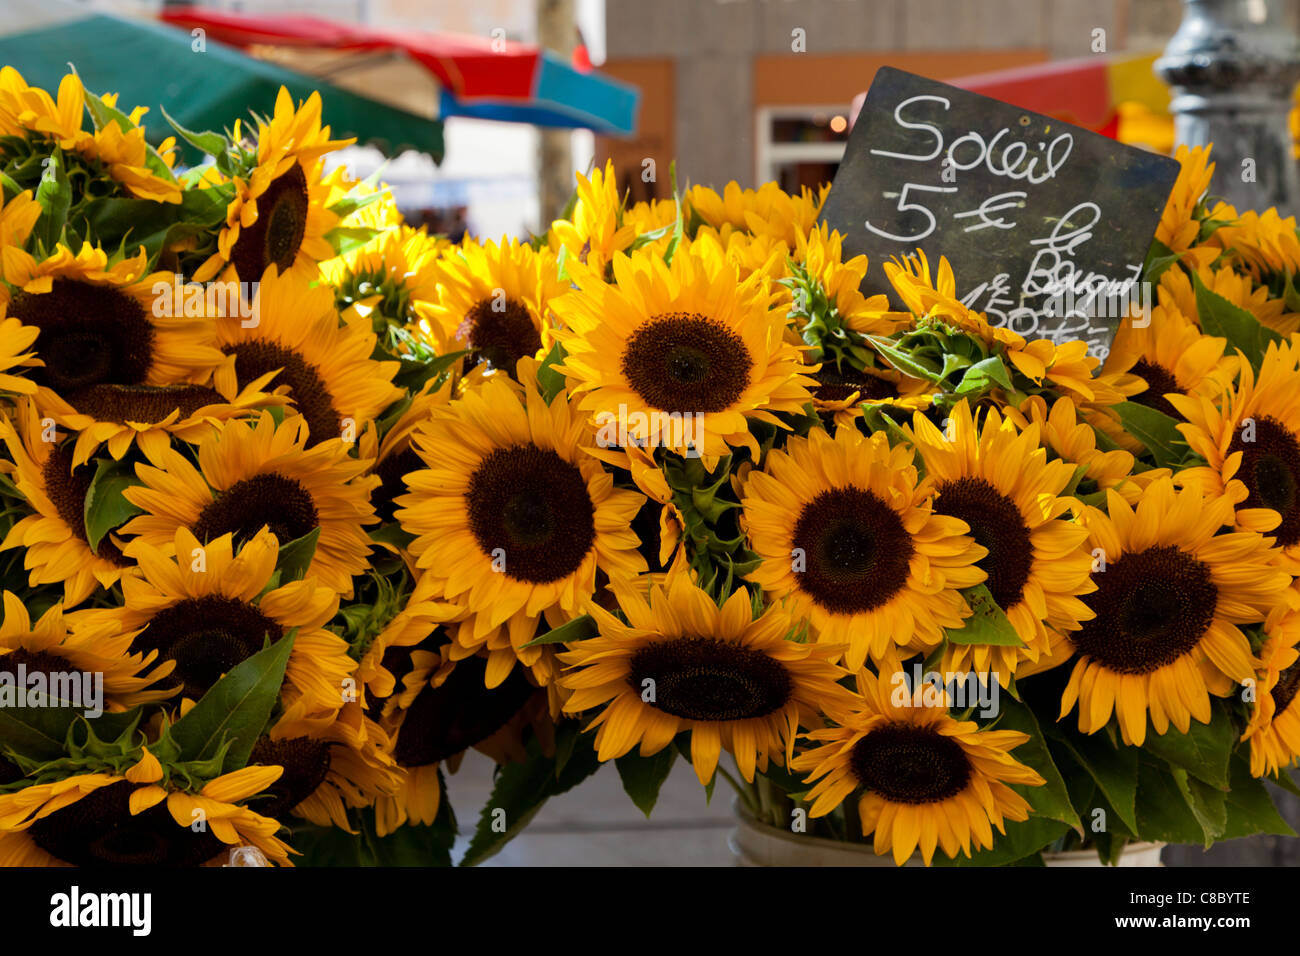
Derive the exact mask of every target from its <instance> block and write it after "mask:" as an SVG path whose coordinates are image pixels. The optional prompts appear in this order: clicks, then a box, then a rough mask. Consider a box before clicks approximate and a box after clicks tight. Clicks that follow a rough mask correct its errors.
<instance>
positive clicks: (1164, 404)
mask: <svg viewBox="0 0 1300 956" xmlns="http://www.w3.org/2000/svg"><path fill="white" fill-rule="evenodd" d="M1132 371H1133V374H1134V375H1136V376H1138V377H1139V378H1141V379H1142V380H1143V381H1144V382H1146V383H1147V390H1146V391H1145V392H1140V393H1138V394H1137V395H1134V396H1133V398H1132V399H1131V401H1134V402H1137V403H1138V404H1139V405H1145V406H1146V407H1147V408H1154V409H1155V410H1156V411H1158V412H1164V413H1165V414H1166V415H1168V416H1169V417H1170V418H1172V419H1173V420H1174V421H1176V422H1180V421H1182V420H1183V416H1182V415H1179V414H1178V409H1176V408H1174V406H1173V405H1172V404H1170V402H1169V399H1167V398H1165V396H1166V395H1167V394H1169V393H1170V392H1181V391H1182V387H1181V386H1179V384H1178V380H1177V379H1175V378H1174V374H1173V372H1171V371H1169V369H1167V368H1165V367H1164V366H1163V365H1157V364H1156V363H1154V362H1148V361H1147V360H1146V359H1144V358H1140V359H1138V360H1137V361H1136V362H1135V363H1133V369H1132Z"/></svg>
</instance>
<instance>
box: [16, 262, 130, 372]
mask: <svg viewBox="0 0 1300 956" xmlns="http://www.w3.org/2000/svg"><path fill="white" fill-rule="evenodd" d="M9 315H11V316H14V317H15V318H18V319H21V320H22V322H23V324H24V325H34V326H36V327H37V328H39V329H40V330H41V333H40V335H38V336H37V337H36V352H37V355H38V356H39V357H40V358H41V360H42V361H44V362H45V367H44V368H37V369H33V370H32V377H33V378H34V379H35V380H36V381H37V382H39V383H40V384H42V385H48V386H49V387H50V388H52V389H54V390H55V391H56V392H58V393H59V394H61V395H66V394H68V393H69V392H73V391H76V390H77V389H80V388H86V387H88V386H90V385H98V384H101V383H105V382H108V383H113V384H122V385H134V384H137V383H139V382H143V381H144V380H145V377H146V376H147V375H148V373H149V366H150V365H151V364H152V362H153V346H154V330H153V326H152V325H151V324H150V323H149V318H148V316H147V315H146V314H145V310H144V309H143V308H142V307H141V305H140V304H139V303H138V302H136V301H135V300H134V299H132V298H131V297H130V296H128V295H126V294H125V293H123V292H119V291H118V290H117V289H114V288H112V287H110V286H100V285H91V284H89V283H86V282H79V281H77V280H75V279H55V280H54V282H53V285H52V286H51V288H50V291H49V292H39V293H34V292H18V293H16V294H15V295H14V297H13V300H12V301H11V302H10V303H9Z"/></svg>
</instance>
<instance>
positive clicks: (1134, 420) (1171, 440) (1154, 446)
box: [1114, 402, 1187, 468]
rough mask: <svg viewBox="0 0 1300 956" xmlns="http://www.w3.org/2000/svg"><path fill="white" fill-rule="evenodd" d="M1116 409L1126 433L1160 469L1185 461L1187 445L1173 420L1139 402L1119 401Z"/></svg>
mask: <svg viewBox="0 0 1300 956" xmlns="http://www.w3.org/2000/svg"><path fill="white" fill-rule="evenodd" d="M1114 408H1115V411H1116V412H1117V413H1118V414H1119V417H1120V421H1121V422H1123V423H1124V430H1125V431H1126V432H1128V433H1129V434H1130V435H1132V436H1133V437H1134V438H1136V439H1137V440H1138V441H1140V442H1141V443H1142V444H1143V445H1145V446H1146V448H1147V451H1149V452H1150V453H1151V457H1152V458H1154V459H1155V462H1156V464H1157V465H1158V466H1159V467H1161V468H1172V467H1174V466H1176V465H1177V464H1178V463H1179V462H1180V461H1182V460H1183V454H1184V452H1185V451H1186V448H1187V444H1186V442H1184V441H1183V436H1182V435H1181V434H1179V432H1178V423H1177V422H1175V421H1174V420H1173V419H1172V418H1170V417H1169V416H1168V415H1166V414H1165V413H1164V412H1159V411H1156V410H1155V409H1154V408H1147V406H1145V405H1139V404H1138V403H1137V402H1120V403H1119V404H1118V405H1116V406H1114Z"/></svg>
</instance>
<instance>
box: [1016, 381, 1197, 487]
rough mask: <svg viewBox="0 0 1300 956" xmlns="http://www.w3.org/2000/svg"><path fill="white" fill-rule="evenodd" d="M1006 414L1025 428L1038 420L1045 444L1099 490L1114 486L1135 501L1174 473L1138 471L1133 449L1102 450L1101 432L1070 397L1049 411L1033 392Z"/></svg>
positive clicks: (1021, 428)
mask: <svg viewBox="0 0 1300 956" xmlns="http://www.w3.org/2000/svg"><path fill="white" fill-rule="evenodd" d="M1006 416H1007V418H1009V419H1011V420H1012V421H1014V422H1015V423H1016V427H1017V428H1019V429H1020V430H1021V431H1023V430H1025V429H1026V428H1028V427H1029V426H1030V424H1031V423H1034V424H1037V425H1038V427H1039V429H1040V433H1041V435H1042V442H1043V446H1044V447H1045V448H1047V449H1049V450H1050V451H1051V452H1052V454H1054V455H1055V456H1056V457H1058V458H1060V459H1061V460H1062V461H1064V462H1067V463H1068V464H1070V465H1072V466H1074V467H1075V468H1082V469H1083V471H1082V473H1081V474H1080V477H1079V483H1080V485H1083V484H1084V483H1088V484H1091V485H1095V486H1096V488H1097V490H1099V491H1106V490H1107V489H1110V488H1114V489H1115V490H1116V491H1118V492H1119V493H1120V495H1122V496H1123V498H1124V500H1125V501H1127V502H1128V503H1129V504H1131V505H1132V504H1137V502H1138V499H1139V498H1140V497H1141V495H1142V492H1143V490H1144V489H1145V488H1146V486H1147V485H1149V484H1150V483H1151V482H1152V481H1155V480H1156V479H1157V478H1162V477H1168V476H1169V475H1170V474H1171V472H1170V470H1169V469H1168V468H1151V469H1149V470H1147V471H1140V472H1134V470H1133V469H1134V467H1135V466H1136V464H1137V461H1136V459H1135V458H1134V457H1133V455H1132V454H1131V453H1129V452H1127V451H1125V450H1123V449H1120V448H1116V449H1113V450H1111V451H1101V450H1100V449H1099V448H1098V447H1097V432H1096V431H1095V430H1094V429H1093V428H1092V427H1091V426H1089V425H1088V423H1087V422H1084V421H1080V420H1079V416H1078V415H1077V414H1076V409H1075V406H1074V404H1073V403H1072V402H1071V401H1070V400H1069V399H1068V398H1058V399H1057V400H1056V401H1055V402H1054V403H1053V404H1052V408H1051V411H1050V412H1049V411H1048V408H1047V402H1046V401H1045V400H1044V399H1043V396H1041V395H1030V396H1028V397H1027V398H1026V399H1025V400H1024V401H1023V402H1022V403H1021V405H1020V408H1019V409H1006Z"/></svg>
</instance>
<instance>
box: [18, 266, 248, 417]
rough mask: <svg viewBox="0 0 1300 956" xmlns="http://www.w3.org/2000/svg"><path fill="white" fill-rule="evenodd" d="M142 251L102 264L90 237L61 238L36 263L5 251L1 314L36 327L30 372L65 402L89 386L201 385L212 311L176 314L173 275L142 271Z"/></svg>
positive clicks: (212, 357) (209, 355) (209, 351)
mask: <svg viewBox="0 0 1300 956" xmlns="http://www.w3.org/2000/svg"><path fill="white" fill-rule="evenodd" d="M147 263H148V256H147V255H146V254H145V251H144V249H143V248H141V249H140V252H139V254H138V255H136V256H134V257H132V258H127V259H122V260H120V261H118V262H114V263H110V262H109V257H108V254H107V253H106V252H105V251H104V250H103V249H99V248H96V247H95V246H93V245H91V244H90V243H88V242H87V243H83V244H82V246H81V250H80V251H79V252H77V253H75V254H74V253H73V252H72V250H71V249H69V248H68V247H67V246H64V245H62V244H60V245H59V246H58V247H57V248H56V250H55V252H54V254H53V255H51V256H49V257H48V258H46V259H44V260H41V261H39V262H38V261H37V260H36V259H34V258H33V257H32V256H31V255H29V254H28V253H26V252H24V251H23V250H22V249H20V248H17V247H12V246H11V247H8V248H6V249H5V255H4V278H5V281H6V282H7V283H9V285H11V286H14V287H16V291H13V292H9V291H7V290H5V291H3V292H0V299H4V298H6V297H7V300H8V312H7V315H8V316H9V317H10V318H16V319H18V320H19V321H20V322H22V323H23V325H26V326H31V327H34V328H36V329H39V330H40V334H39V335H38V336H37V338H36V357H37V358H39V359H40V360H41V361H42V362H43V363H44V364H43V365H42V366H41V367H39V368H34V369H32V371H31V377H32V379H33V380H34V381H35V382H36V383H37V384H38V385H40V386H46V387H48V388H49V389H51V390H52V391H53V392H55V393H56V394H57V395H58V396H61V397H62V398H64V399H66V400H68V401H74V400H75V397H76V396H77V395H78V394H79V393H80V392H81V391H82V390H84V389H89V388H92V387H93V386H96V385H103V384H110V385H171V384H176V383H182V382H188V383H196V384H197V383H202V382H204V381H206V380H207V379H208V377H209V376H210V375H211V374H212V371H213V370H214V369H215V368H216V367H217V366H218V365H220V364H221V361H222V358H223V356H222V354H221V352H220V351H219V350H218V349H217V348H216V333H215V330H214V328H213V321H212V317H211V316H185V315H179V314H176V313H178V312H179V310H178V309H173V308H172V307H171V306H170V303H171V299H172V296H171V290H172V287H173V285H174V282H175V277H174V276H173V275H172V273H170V272H154V273H146V272H145V269H146V267H147Z"/></svg>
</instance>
